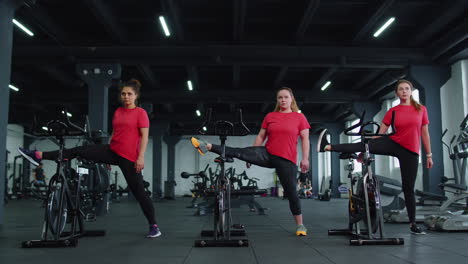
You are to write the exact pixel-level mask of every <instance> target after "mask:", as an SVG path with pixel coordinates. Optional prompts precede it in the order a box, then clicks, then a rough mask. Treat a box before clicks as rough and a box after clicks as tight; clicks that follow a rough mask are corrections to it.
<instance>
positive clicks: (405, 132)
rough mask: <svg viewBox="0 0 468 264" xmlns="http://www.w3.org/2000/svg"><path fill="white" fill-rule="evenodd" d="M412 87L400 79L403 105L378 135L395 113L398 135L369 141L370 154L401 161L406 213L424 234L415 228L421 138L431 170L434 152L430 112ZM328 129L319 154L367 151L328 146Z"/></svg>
mask: <svg viewBox="0 0 468 264" xmlns="http://www.w3.org/2000/svg"><path fill="white" fill-rule="evenodd" d="M412 90H413V85H412V84H411V82H410V81H408V80H400V81H398V82H397V84H396V86H395V93H396V95H397V96H398V98H399V99H400V104H399V105H397V106H395V107H392V108H390V109H389V110H388V111H387V113H386V114H385V116H384V119H383V120H382V125H381V127H380V131H379V133H382V134H383V133H386V132H387V130H388V127H389V126H390V122H391V118H392V112H395V121H394V125H395V130H396V133H395V134H394V135H392V136H390V137H379V138H376V139H373V140H371V141H370V142H369V151H370V152H371V153H373V154H380V155H389V156H394V157H396V158H398V161H399V162H400V173H401V182H402V188H403V193H404V195H405V204H406V210H407V212H408V218H409V221H410V230H411V232H412V233H413V234H425V232H423V231H422V230H421V228H419V227H418V226H417V225H416V221H415V218H416V201H415V197H414V184H415V182H416V175H417V172H418V164H419V149H420V142H421V138H422V142H423V146H424V148H425V149H426V153H428V154H426V158H427V168H432V165H433V161H432V153H431V143H430V137H429V128H428V125H429V119H428V117H427V109H426V107H424V106H423V105H421V104H419V103H418V102H416V101H415V100H414V99H413V96H412V95H411V93H412ZM325 132H326V129H325V130H323V131H322V132H321V134H320V136H319V140H318V144H317V151H318V152H324V151H334V152H348V153H349V152H364V151H365V149H364V144H362V143H354V144H338V145H329V144H328V142H327V140H326V137H325V136H324V135H325Z"/></svg>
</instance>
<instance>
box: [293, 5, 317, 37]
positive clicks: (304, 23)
mask: <svg viewBox="0 0 468 264" xmlns="http://www.w3.org/2000/svg"><path fill="white" fill-rule="evenodd" d="M308 3H309V4H308V5H307V8H306V9H305V12H304V14H303V15H302V19H301V22H300V23H299V26H298V28H297V30H296V40H302V39H304V36H305V33H306V31H307V29H308V28H309V26H310V24H311V23H312V18H313V17H314V15H315V12H316V11H317V9H318V7H319V5H320V0H310V1H308Z"/></svg>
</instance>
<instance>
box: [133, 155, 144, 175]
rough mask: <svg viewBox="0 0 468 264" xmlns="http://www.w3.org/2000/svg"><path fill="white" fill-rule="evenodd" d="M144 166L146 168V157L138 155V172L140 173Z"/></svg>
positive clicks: (136, 167) (136, 165) (136, 166)
mask: <svg viewBox="0 0 468 264" xmlns="http://www.w3.org/2000/svg"><path fill="white" fill-rule="evenodd" d="M143 168H145V158H143V157H138V159H137V160H136V162H135V169H136V172H137V173H140V172H141V170H142V169H143Z"/></svg>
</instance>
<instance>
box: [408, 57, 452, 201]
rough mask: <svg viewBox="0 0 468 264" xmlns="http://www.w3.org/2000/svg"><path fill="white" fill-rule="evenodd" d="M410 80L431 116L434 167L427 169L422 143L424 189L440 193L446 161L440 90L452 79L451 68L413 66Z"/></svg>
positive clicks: (430, 130) (410, 70)
mask: <svg viewBox="0 0 468 264" xmlns="http://www.w3.org/2000/svg"><path fill="white" fill-rule="evenodd" d="M408 77H409V78H408V79H409V80H410V81H411V82H412V83H413V85H414V87H415V88H417V89H419V90H420V93H419V98H420V100H421V103H422V104H424V105H425V106H426V108H427V112H428V116H429V122H430V124H429V134H430V136H431V150H432V159H433V160H434V167H433V168H432V169H430V170H429V169H427V168H426V151H425V149H424V146H422V142H421V155H422V166H423V168H422V169H423V189H424V191H428V192H433V193H440V194H442V193H443V191H442V190H441V189H440V188H439V187H438V185H439V183H440V182H441V178H442V176H444V162H443V161H444V159H443V149H442V148H443V147H442V142H441V140H440V139H441V137H442V130H443V128H442V118H441V116H442V109H441V103H440V88H441V87H442V85H443V84H444V83H446V82H447V80H448V79H449V78H450V68H449V67H441V66H411V67H410V69H409V76H408Z"/></svg>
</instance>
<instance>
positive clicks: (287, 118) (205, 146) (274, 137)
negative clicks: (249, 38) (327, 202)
mask: <svg viewBox="0 0 468 264" xmlns="http://www.w3.org/2000/svg"><path fill="white" fill-rule="evenodd" d="M309 128H310V125H309V122H307V119H306V117H305V116H304V115H303V114H301V113H299V108H298V107H297V103H296V99H295V98H294V95H293V92H292V90H291V88H287V87H283V88H281V89H279V90H278V92H277V93H276V107H275V110H274V111H273V112H271V113H268V114H267V115H266V116H265V119H263V123H262V128H261V129H260V132H259V133H258V135H257V137H256V139H255V142H254V145H253V147H247V148H232V147H226V157H231V158H237V159H240V160H243V161H246V162H247V167H250V163H252V164H254V165H258V166H261V167H266V168H275V169H276V173H277V174H278V177H279V179H280V182H281V185H282V186H283V189H284V195H285V197H286V198H288V200H289V209H290V210H291V213H292V215H293V217H294V220H295V222H296V224H297V227H296V235H297V236H306V235H307V229H306V227H305V226H304V225H303V221H302V213H301V204H300V201H299V197H298V195H297V191H296V176H297V166H296V159H297V138H298V137H299V136H300V137H301V141H302V160H301V162H300V167H301V171H302V172H307V171H308V170H309V147H310V145H309ZM265 140H266V144H265V146H262V145H263V143H264V142H265ZM191 142H192V145H193V146H194V147H195V148H196V149H197V150H198V152H199V153H200V154H201V155H205V153H206V152H208V151H211V152H214V153H217V154H220V153H221V146H219V145H215V144H210V143H208V142H205V141H203V140H201V139H198V138H194V137H193V138H192V139H191Z"/></svg>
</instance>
